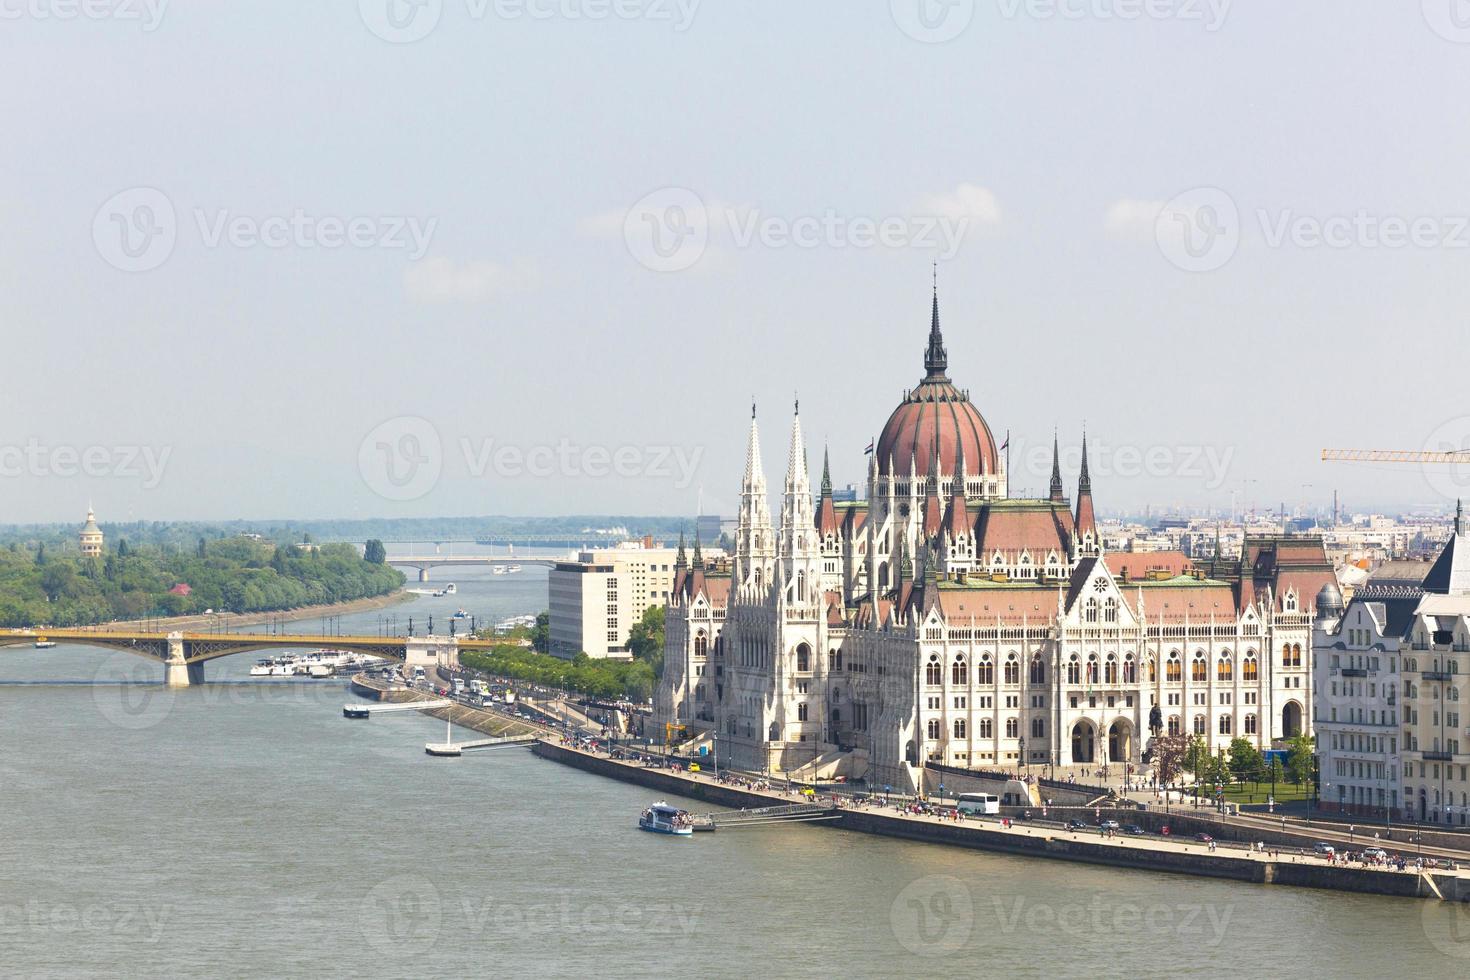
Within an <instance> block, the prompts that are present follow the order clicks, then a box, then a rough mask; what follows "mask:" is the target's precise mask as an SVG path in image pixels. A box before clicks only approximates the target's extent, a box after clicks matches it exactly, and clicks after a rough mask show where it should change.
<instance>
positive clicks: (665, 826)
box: [638, 800, 694, 837]
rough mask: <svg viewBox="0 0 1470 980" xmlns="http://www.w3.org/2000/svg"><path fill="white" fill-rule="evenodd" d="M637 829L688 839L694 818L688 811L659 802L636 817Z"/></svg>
mask: <svg viewBox="0 0 1470 980" xmlns="http://www.w3.org/2000/svg"><path fill="white" fill-rule="evenodd" d="M638 829H640V830H647V831H649V832H651V833H655V834H673V835H674V836H676V837H689V836H692V835H693V833H694V816H693V814H691V813H690V812H689V811H688V810H681V809H679V808H678V807H676V806H670V805H669V804H668V803H666V802H664V801H663V800H659V801H658V802H657V803H655V804H654V805H653V806H651V807H649V808H648V809H646V810H644V811H643V813H642V814H641V815H640V816H639V817H638Z"/></svg>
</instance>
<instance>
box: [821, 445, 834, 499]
mask: <svg viewBox="0 0 1470 980" xmlns="http://www.w3.org/2000/svg"><path fill="white" fill-rule="evenodd" d="M822 496H824V497H830V496H832V466H831V463H830V462H829V461H828V459H827V447H826V446H823V447H822Z"/></svg>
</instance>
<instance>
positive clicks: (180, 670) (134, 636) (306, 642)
mask: <svg viewBox="0 0 1470 980" xmlns="http://www.w3.org/2000/svg"><path fill="white" fill-rule="evenodd" d="M42 641H50V642H54V643H66V644H81V645H84V646H94V647H103V648H105V649H108V650H122V651H124V652H126V653H131V654H136V655H137V656H139V657H143V658H145V659H148V660H156V661H158V662H159V663H161V664H162V665H163V668H164V683H166V684H167V685H168V686H169V687H188V686H189V685H190V684H200V683H203V681H204V664H205V662H206V661H209V660H217V659H218V658H220V657H232V656H234V655H235V654H237V653H248V652H250V651H252V650H286V649H296V648H300V647H307V648H312V649H331V650H349V651H352V652H353V653H363V654H367V655H369V656H373V657H381V658H382V659H384V660H392V661H396V662H398V663H402V664H405V665H406V666H417V665H424V666H426V667H428V666H433V665H434V664H437V663H439V662H440V661H441V660H446V661H447V662H448V663H450V664H458V663H459V651H461V650H489V649H490V648H492V647H494V646H497V645H503V644H504V643H505V640H479V639H473V638H468V637H462V636H322V635H311V634H301V633H283V634H271V633H181V632H177V631H175V632H173V633H150V632H143V631H133V630H107V629H95V630H94V629H61V630H53V629H48V630H15V631H12V632H9V633H0V647H13V646H21V645H34V644H36V643H38V642H42Z"/></svg>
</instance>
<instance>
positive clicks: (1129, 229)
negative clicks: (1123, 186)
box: [1107, 197, 1164, 240]
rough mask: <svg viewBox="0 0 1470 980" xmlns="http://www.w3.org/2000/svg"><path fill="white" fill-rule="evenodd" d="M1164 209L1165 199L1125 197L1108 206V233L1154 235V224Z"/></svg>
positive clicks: (1127, 235) (1138, 235)
mask: <svg viewBox="0 0 1470 980" xmlns="http://www.w3.org/2000/svg"><path fill="white" fill-rule="evenodd" d="M1162 210H1164V202H1163V201H1144V200H1140V199H1138V198H1134V197H1123V198H1119V199H1118V200H1116V201H1114V202H1113V203H1112V204H1110V205H1109V206H1108V215H1107V230H1108V234H1110V235H1113V236H1115V237H1117V238H1146V239H1149V240H1152V239H1153V237H1154V225H1155V224H1156V223H1157V222H1158V220H1159V212H1160V211H1162Z"/></svg>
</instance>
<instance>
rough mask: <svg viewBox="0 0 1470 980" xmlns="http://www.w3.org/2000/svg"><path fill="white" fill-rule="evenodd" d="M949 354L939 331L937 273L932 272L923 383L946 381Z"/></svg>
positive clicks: (936, 270) (947, 378) (942, 335)
mask: <svg viewBox="0 0 1470 980" xmlns="http://www.w3.org/2000/svg"><path fill="white" fill-rule="evenodd" d="M948 369H949V354H948V353H947V352H946V351H945V349H944V334H943V333H941V332H940V330H939V271H938V266H935V272H934V304H933V310H932V312H931V313H930V316H929V346H928V347H927V348H926V349H925V350H924V370H925V372H927V373H926V374H925V376H924V380H925V381H948V380H949V377H948V375H946V374H945V371H947V370H948Z"/></svg>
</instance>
